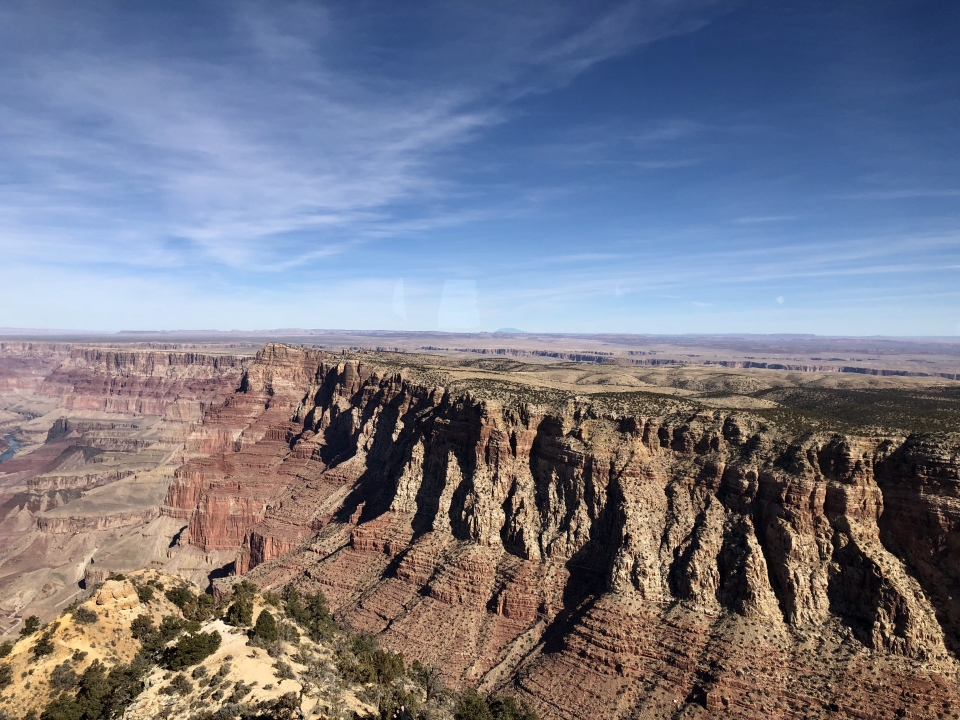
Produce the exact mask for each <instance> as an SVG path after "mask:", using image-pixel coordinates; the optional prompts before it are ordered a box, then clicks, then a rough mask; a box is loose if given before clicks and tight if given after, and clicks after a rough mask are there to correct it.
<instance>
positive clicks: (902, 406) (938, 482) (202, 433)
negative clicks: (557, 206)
mask: <svg viewBox="0 0 960 720" xmlns="http://www.w3.org/2000/svg"><path fill="white" fill-rule="evenodd" d="M453 340H454V341H456V340H458V339H456V338H454V339H453ZM132 345H133V344H132ZM146 345H148V343H141V344H140V346H139V347H133V346H130V347H123V348H120V347H117V348H106V347H83V346H73V345H70V344H64V343H46V344H42V343H29V342H24V343H20V344H19V345H18V346H17V348H15V349H12V348H10V347H9V346H4V347H0V360H2V359H3V358H4V357H7V361H6V364H5V365H3V367H4V368H6V370H5V371H4V372H5V375H3V376H2V377H5V378H6V380H5V381H4V382H6V386H5V387H6V390H5V394H4V395H2V398H3V407H2V410H3V411H4V412H5V413H7V414H6V415H4V418H5V419H4V423H5V424H4V425H3V426H0V430H3V432H4V434H7V433H8V432H9V431H10V430H12V429H14V428H15V429H16V437H17V439H18V442H20V443H21V445H22V448H21V450H20V451H18V453H17V454H16V455H15V456H14V457H13V459H10V460H7V461H6V462H4V463H3V464H2V465H0V492H3V493H4V495H3V498H2V500H3V506H2V514H0V533H2V535H0V541H2V543H3V545H2V546H0V547H2V549H0V590H2V592H3V595H2V597H3V601H2V603H0V610H2V611H3V612H4V613H5V616H6V617H7V618H8V620H7V626H6V627H7V628H8V629H10V630H14V629H15V627H16V622H17V620H18V619H19V618H21V617H24V616H25V614H26V613H28V612H32V611H34V610H38V611H44V610H46V611H48V612H52V611H53V610H54V609H56V608H57V607H61V606H62V605H63V604H65V602H66V601H68V598H69V597H71V596H72V595H71V593H76V592H77V591H78V590H79V588H78V583H81V582H84V583H85V581H87V580H89V581H90V582H91V583H93V582H97V581H100V580H102V579H103V578H104V575H103V573H104V572H105V571H107V570H115V571H126V570H132V569H137V568H140V567H147V566H152V567H162V568H163V569H164V570H166V571H167V572H172V573H178V574H180V575H182V576H184V577H188V578H190V579H192V580H194V581H195V582H198V583H202V584H203V585H207V584H208V583H209V584H210V585H211V590H212V592H213V593H214V594H215V595H222V594H223V593H225V592H227V591H228V588H229V586H230V585H231V584H232V582H235V580H236V577H235V576H236V575H243V576H244V577H246V578H248V579H250V580H251V581H253V582H254V583H255V584H257V585H258V586H259V587H260V588H261V589H264V590H267V589H279V588H282V587H285V586H287V585H288V584H290V583H293V584H295V585H296V586H297V587H299V588H301V589H302V590H304V591H311V592H312V591H315V590H321V591H322V592H323V593H324V595H325V596H326V597H327V598H328V600H329V602H330V605H331V608H332V609H333V610H334V611H335V612H336V615H337V617H338V619H340V621H341V622H343V623H344V624H346V625H348V626H349V627H352V628H354V629H356V630H358V631H367V632H370V633H373V634H375V635H377V637H378V638H379V639H380V641H381V643H383V644H384V645H385V646H386V647H388V648H390V649H392V650H395V651H399V652H402V653H403V654H404V656H405V657H406V658H407V660H408V661H413V660H418V661H420V662H422V663H424V664H426V665H432V666H435V667H437V668H438V669H439V670H440V671H441V672H442V674H443V676H444V678H445V679H446V680H447V682H448V683H449V684H451V685H459V684H467V685H470V686H474V687H478V688H480V689H481V690H483V691H500V690H504V689H507V690H509V691H510V692H512V693H514V694H516V695H518V696H519V697H521V698H522V699H524V700H526V701H527V702H529V703H530V705H531V706H532V707H534V708H535V709H536V710H537V711H538V712H539V713H540V714H541V716H543V717H548V718H595V717H616V718H660V717H698V716H703V717H707V716H729V717H743V718H764V717H784V718H787V717H796V718H801V717H837V716H840V717H860V718H874V717H890V718H893V717H952V716H956V715H957V713H958V712H960V691H958V689H957V686H958V681H960V665H958V661H957V653H958V651H960V604H958V600H957V599H956V598H957V597H958V594H957V592H956V588H957V584H958V582H960V566H958V565H957V563H956V559H955V552H953V549H954V548H955V547H956V545H957V544H958V540H960V535H958V527H960V501H958V489H960V432H958V431H960V424H958V422H957V420H958V410H960V407H958V402H960V393H958V392H957V388H956V387H955V386H954V384H953V382H952V380H951V379H950V378H949V377H948V376H949V374H950V373H951V372H953V371H954V369H953V368H951V367H950V366H949V364H947V363H945V364H944V365H943V366H938V368H937V373H936V374H934V373H927V374H926V375H922V376H921V375H912V376H906V375H902V374H897V373H895V372H890V373H884V372H881V371H880V370H883V368H879V369H877V370H878V371H877V372H862V373H861V372H853V373H845V372H833V371H831V372H826V371H823V372H811V371H809V370H796V369H794V370H790V369H783V368H781V369H771V368H770V367H769V366H768V367H765V368H763V367H742V366H741V367H724V366H722V365H720V364H719V362H720V360H721V359H720V358H715V359H716V360H717V361H718V362H717V363H716V364H709V365H707V364H704V363H701V364H700V365H699V366H697V367H685V366H672V365H671V364H665V365H662V366H657V365H639V364H626V363H619V364H618V363H596V362H592V361H588V360H585V359H584V357H583V356H584V355H585V354H587V350H589V348H587V349H584V350H582V351H580V350H577V348H575V347H574V348H562V349H560V350H556V352H562V353H565V355H564V357H548V356H544V355H535V354H533V353H535V352H539V351H540V350H542V348H537V347H533V348H532V349H531V350H530V352H531V355H528V356H524V355H521V354H516V355H511V354H507V353H493V352H491V353H477V352H474V351H473V350H471V349H469V348H463V345H462V343H458V344H454V342H452V341H451V342H449V343H447V344H445V345H443V346H442V347H446V348H457V347H459V348H461V351H459V352H453V351H452V350H451V351H450V352H446V351H444V352H439V351H437V352H420V351H417V352H394V351H385V350H383V349H382V347H381V349H376V348H372V349H352V350H351V349H347V348H346V347H343V348H341V349H340V350H339V352H332V351H331V349H330V348H327V349H321V348H309V347H303V346H295V345H292V344H285V343H275V342H274V343H268V344H266V345H265V346H264V347H263V348H262V349H260V350H259V351H258V352H257V353H256V355H251V353H250V351H249V350H247V349H246V348H243V349H242V351H241V352H237V350H238V348H234V349H232V350H231V349H229V348H220V349H219V350H218V349H217V348H214V347H212V346H211V347H206V348H196V347H194V348H190V347H187V346H186V344H184V346H183V347H177V348H156V347H146ZM378 347H380V346H378ZM434 347H441V346H440V345H435V346H434ZM551 352H553V350H551ZM3 353H7V355H6V356H5V355H3ZM17 353H19V355H18V354H17ZM571 357H575V358H576V360H577V361H574V360H571V359H570V358H571ZM16 358H20V359H19V360H18V359H16ZM708 359H710V358H708ZM526 360H530V361H531V362H523V361H526ZM534 361H535V362H534ZM900 361H902V358H901V359H900V360H899V361H898V362H897V363H892V364H891V365H890V368H892V369H893V370H896V369H897V367H898V363H900ZM901 364H902V363H901Z"/></svg>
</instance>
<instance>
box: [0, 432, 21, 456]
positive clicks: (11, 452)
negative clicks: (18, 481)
mask: <svg viewBox="0 0 960 720" xmlns="http://www.w3.org/2000/svg"><path fill="white" fill-rule="evenodd" d="M3 439H4V440H6V441H7V442H8V443H10V447H8V448H7V449H6V450H4V451H3V452H2V453H0V463H2V462H3V461H4V460H9V459H10V458H12V457H13V456H14V455H16V454H17V450H18V449H19V447H20V445H19V444H17V441H16V440H14V439H13V435H4V436H3Z"/></svg>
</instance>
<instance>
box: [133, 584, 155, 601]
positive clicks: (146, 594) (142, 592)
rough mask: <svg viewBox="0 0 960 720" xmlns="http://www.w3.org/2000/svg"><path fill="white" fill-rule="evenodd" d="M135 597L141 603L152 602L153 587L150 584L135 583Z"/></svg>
mask: <svg viewBox="0 0 960 720" xmlns="http://www.w3.org/2000/svg"><path fill="white" fill-rule="evenodd" d="M137 597H138V598H139V599H140V602H142V603H148V602H153V598H154V592H153V588H152V587H151V586H150V585H137Z"/></svg>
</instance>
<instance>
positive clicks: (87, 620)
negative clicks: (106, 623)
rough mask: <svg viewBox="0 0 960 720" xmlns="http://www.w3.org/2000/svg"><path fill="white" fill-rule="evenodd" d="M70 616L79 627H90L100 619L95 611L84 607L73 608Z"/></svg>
mask: <svg viewBox="0 0 960 720" xmlns="http://www.w3.org/2000/svg"><path fill="white" fill-rule="evenodd" d="M70 614H71V615H72V616H73V620H74V622H78V623H80V624H81V625H91V624H93V623H95V622H96V621H97V620H99V619H100V618H99V616H98V615H97V613H96V612H95V611H93V610H88V609H87V608H85V607H75V608H74V609H73V610H72V611H71V613H70Z"/></svg>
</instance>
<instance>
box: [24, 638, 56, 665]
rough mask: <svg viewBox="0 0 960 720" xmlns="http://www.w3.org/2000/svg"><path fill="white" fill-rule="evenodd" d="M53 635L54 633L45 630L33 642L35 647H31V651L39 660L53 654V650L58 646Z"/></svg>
mask: <svg viewBox="0 0 960 720" xmlns="http://www.w3.org/2000/svg"><path fill="white" fill-rule="evenodd" d="M52 637H53V635H52V633H50V632H45V633H43V634H42V635H41V636H40V637H38V638H37V641H36V642H35V643H34V644H33V647H32V648H30V652H31V653H33V657H34V659H36V660H39V659H40V658H42V657H45V656H47V655H52V654H53V651H54V650H55V649H56V648H55V647H54V645H53V642H52Z"/></svg>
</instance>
